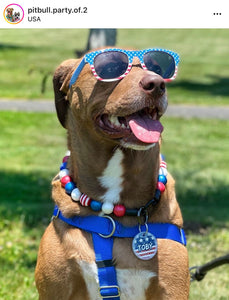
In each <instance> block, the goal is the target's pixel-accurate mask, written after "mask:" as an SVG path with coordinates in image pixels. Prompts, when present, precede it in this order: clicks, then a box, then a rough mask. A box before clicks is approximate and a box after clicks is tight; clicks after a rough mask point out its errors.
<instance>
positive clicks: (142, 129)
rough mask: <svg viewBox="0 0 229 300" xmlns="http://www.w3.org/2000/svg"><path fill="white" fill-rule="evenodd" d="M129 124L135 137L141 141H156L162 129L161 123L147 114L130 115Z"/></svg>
mask: <svg viewBox="0 0 229 300" xmlns="http://www.w3.org/2000/svg"><path fill="white" fill-rule="evenodd" d="M129 125H130V128H131V130H132V132H133V134H134V135H135V137H136V138H137V139H139V140H140V141H142V142H143V143H149V144H151V143H157V142H158V141H159V139H160V136H161V133H162V131H163V126H162V125H161V123H160V122H159V121H157V120H153V119H151V118H150V117H149V116H147V115H144V116H140V115H137V114H136V115H132V116H131V117H130V118H129Z"/></svg>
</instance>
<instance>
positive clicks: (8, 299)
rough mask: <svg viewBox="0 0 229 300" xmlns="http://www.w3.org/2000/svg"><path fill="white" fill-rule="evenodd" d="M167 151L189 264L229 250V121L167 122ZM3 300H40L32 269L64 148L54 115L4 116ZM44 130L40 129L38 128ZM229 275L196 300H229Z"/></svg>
mask: <svg viewBox="0 0 229 300" xmlns="http://www.w3.org/2000/svg"><path fill="white" fill-rule="evenodd" d="M162 122H163V125H164V127H165V131H164V135H163V146H162V152H163V153H164V154H165V156H166V161H167V163H168V169H169V171H171V172H172V173H173V175H174V177H175V179H176V182H177V197H178V199H179V202H180V204H181V208H182V211H183V214H184V219H185V225H186V232H187V235H188V250H189V257H190V265H191V266H193V265H199V264H202V263H206V262H207V261H209V260H211V259H213V258H215V257H218V256H220V255H224V254H226V253H227V252H228V244H229V234H228V229H229V219H228V199H229V174H228V165H229V156H228V148H229V139H228V132H229V123H228V122H226V121H220V120H205V121H200V120H196V119H191V120H185V119H178V118H168V117H164V119H163V121H162ZM0 127H1V132H0V153H1V158H2V159H1V167H0V175H1V180H0V189H1V203H0V265H1V268H0V287H1V288H0V299H4V300H13V299H19V300H20V299H21V300H22V299H23V300H32V299H37V293H36V289H35V285H34V267H35V263H36V254H37V250H38V245H39V241H40V238H41V235H42V233H43V231H44V228H45V226H47V224H48V223H49V218H50V216H51V212H52V201H51V197H50V190H51V188H50V181H51V178H52V177H53V176H54V175H55V174H56V173H57V171H58V166H59V163H60V161H61V158H62V157H63V154H64V153H65V150H66V143H65V131H64V129H62V127H61V126H60V125H59V123H58V121H57V118H56V115H55V114H43V113H16V112H0ZM38 128H39V130H38ZM228 282H229V269H228V266H223V267H220V268H218V269H215V270H214V271H211V272H210V273H209V274H208V275H207V276H206V278H205V279H204V280H203V281H202V282H199V283H196V282H195V283H192V285H191V296H190V299H191V300H196V299H198V300H202V299H203V300H204V299H212V300H213V299H214V300H218V299H221V300H226V299H229V288H228Z"/></svg>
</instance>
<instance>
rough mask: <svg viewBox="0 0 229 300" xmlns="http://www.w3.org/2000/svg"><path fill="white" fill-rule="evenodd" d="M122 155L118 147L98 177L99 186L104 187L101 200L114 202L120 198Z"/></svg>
mask: <svg viewBox="0 0 229 300" xmlns="http://www.w3.org/2000/svg"><path fill="white" fill-rule="evenodd" d="M123 157H124V154H123V152H122V151H121V150H120V149H117V150H116V151H115V153H114V155H113V156H112V157H111V159H110V160H109V162H108V164H107V167H106V169H105V170H104V171H103V174H102V176H100V177H99V182H100V184H101V186H102V187H104V188H105V189H106V192H105V194H104V195H103V196H102V197H101V200H102V201H103V202H110V203H113V204H115V203H117V202H119V200H120V193H121V191H122V182H123V178H122V176H123V166H122V160H123Z"/></svg>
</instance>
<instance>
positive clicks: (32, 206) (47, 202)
mask: <svg viewBox="0 0 229 300" xmlns="http://www.w3.org/2000/svg"><path fill="white" fill-rule="evenodd" d="M0 177H1V178H2V179H1V182H0V189H1V202H0V218H1V219H2V220H3V219H8V220H19V219H20V220H23V221H24V223H25V225H26V226H27V227H28V228H33V227H34V226H36V225H38V224H41V223H42V224H48V223H49V220H50V216H51V214H52V209H53V202H52V200H51V179H52V176H50V178H49V177H48V176H47V175H46V176H45V175H44V174H41V173H40V174H39V173H37V172H36V173H35V172H34V173H29V174H19V173H4V172H0Z"/></svg>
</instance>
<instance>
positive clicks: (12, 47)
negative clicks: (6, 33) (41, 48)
mask: <svg viewBox="0 0 229 300" xmlns="http://www.w3.org/2000/svg"><path fill="white" fill-rule="evenodd" d="M19 49H28V50H30V49H34V47H31V46H21V45H14V44H1V43H0V51H1V50H19Z"/></svg>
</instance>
